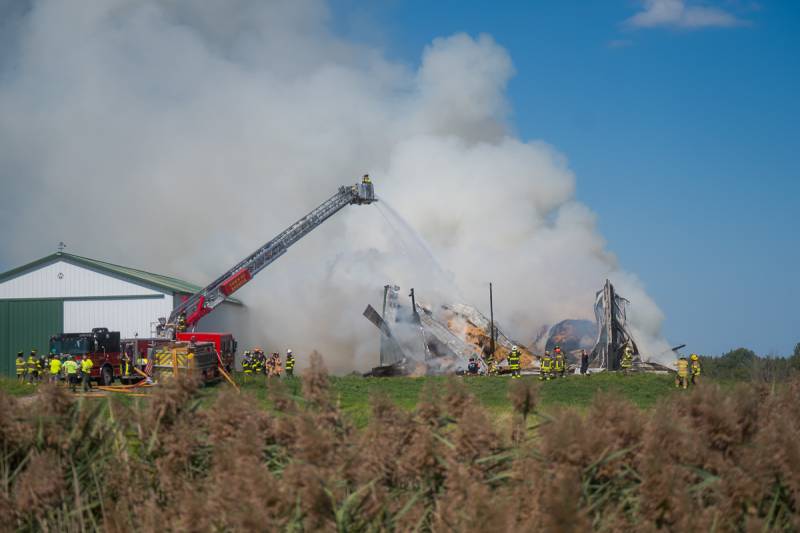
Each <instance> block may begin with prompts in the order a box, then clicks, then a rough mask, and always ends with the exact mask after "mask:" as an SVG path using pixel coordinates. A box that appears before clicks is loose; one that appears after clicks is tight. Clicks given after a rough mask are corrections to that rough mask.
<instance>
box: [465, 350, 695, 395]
mask: <svg viewBox="0 0 800 533" xmlns="http://www.w3.org/2000/svg"><path fill="white" fill-rule="evenodd" d="M633 356H634V353H633V348H632V347H631V345H630V344H625V345H624V346H623V348H622V353H621V355H620V359H619V367H620V372H621V373H622V375H628V374H629V373H630V372H631V371H632V370H633ZM520 358H521V355H520V351H519V348H518V347H517V346H513V347H512V348H511V352H510V353H509V354H508V356H507V358H506V359H507V361H508V367H507V369H508V372H509V373H510V374H511V377H512V378H519V377H521V374H522V373H521V370H522V368H521V364H520ZM480 362H481V359H480V358H479V357H470V359H469V364H468V365H467V372H466V373H467V375H479V374H482V373H485V374H488V375H490V376H493V375H497V374H499V373H500V369H499V367H498V364H497V362H496V361H495V360H494V358H492V357H491V356H490V357H489V358H488V359H486V360H485V367H486V370H485V372H483V371H482V369H481V364H480ZM568 364H569V363H568V361H567V357H566V354H565V353H564V351H563V350H562V349H561V346H559V345H556V346H555V348H554V349H553V353H552V354H551V353H550V351H549V350H546V351H545V352H544V355H543V356H542V357H541V358H540V359H539V379H540V380H541V381H550V380H551V379H554V378H563V377H565V376H566V375H567V370H568V368H567V367H568ZM588 366H589V356H588V354H587V353H586V350H581V363H580V373H581V374H587V372H588ZM675 367H676V368H677V374H676V376H675V386H676V387H683V388H684V389H685V388H687V387H688V386H689V384H692V385H696V384H697V383H698V382H699V379H700V373H701V366H700V358H699V357H698V356H697V354H692V355H691V356H690V358H689V359H686V357H685V356H681V357H680V359H678V361H677V362H676V363H675Z"/></svg>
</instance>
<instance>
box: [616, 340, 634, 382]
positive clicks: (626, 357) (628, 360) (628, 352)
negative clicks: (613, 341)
mask: <svg viewBox="0 0 800 533" xmlns="http://www.w3.org/2000/svg"><path fill="white" fill-rule="evenodd" d="M619 366H620V368H621V369H622V374H623V375H626V376H627V375H628V372H630V371H631V369H632V368H633V348H631V345H630V344H626V345H625V349H624V350H623V351H622V359H621V360H620V362H619Z"/></svg>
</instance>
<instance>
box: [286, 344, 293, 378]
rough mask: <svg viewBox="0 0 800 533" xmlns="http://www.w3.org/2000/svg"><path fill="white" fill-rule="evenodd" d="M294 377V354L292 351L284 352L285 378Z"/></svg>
mask: <svg viewBox="0 0 800 533" xmlns="http://www.w3.org/2000/svg"><path fill="white" fill-rule="evenodd" d="M292 376H294V354H293V353H292V350H286V377H288V378H290V377H292Z"/></svg>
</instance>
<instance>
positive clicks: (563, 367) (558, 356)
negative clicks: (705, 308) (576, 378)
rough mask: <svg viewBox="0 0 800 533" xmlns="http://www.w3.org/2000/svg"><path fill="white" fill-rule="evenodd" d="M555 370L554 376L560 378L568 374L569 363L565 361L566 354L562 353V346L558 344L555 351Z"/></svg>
mask: <svg viewBox="0 0 800 533" xmlns="http://www.w3.org/2000/svg"><path fill="white" fill-rule="evenodd" d="M553 352H554V354H553V370H554V371H555V372H554V374H555V375H556V376H557V377H559V378H563V377H564V375H565V374H566V372H567V362H566V361H565V360H564V352H562V351H561V346H559V345H558V344H556V347H555V349H554V350H553Z"/></svg>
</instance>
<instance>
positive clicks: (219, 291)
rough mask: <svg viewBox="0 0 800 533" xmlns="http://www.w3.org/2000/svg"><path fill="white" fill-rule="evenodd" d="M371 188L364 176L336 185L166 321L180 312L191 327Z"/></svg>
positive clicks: (365, 198)
mask: <svg viewBox="0 0 800 533" xmlns="http://www.w3.org/2000/svg"><path fill="white" fill-rule="evenodd" d="M376 200H377V199H376V198H375V191H374V189H373V187H372V182H371V181H370V180H369V178H368V177H366V176H365V179H364V180H363V181H362V182H361V183H358V184H356V185H349V186H342V187H339V192H337V193H336V194H334V195H333V196H331V197H330V198H328V200H326V201H325V202H323V203H322V204H321V205H320V206H319V207H317V208H316V209H314V210H313V211H311V212H310V213H308V214H307V215H306V216H304V217H303V218H301V219H300V220H298V221H297V222H295V223H294V224H292V225H291V226H289V227H288V228H286V229H285V230H283V232H281V233H280V234H279V235H278V236H277V237H275V238H274V239H272V240H271V241H269V242H268V243H266V244H265V245H264V246H262V247H261V248H259V249H258V250H256V251H255V252H253V253H252V254H250V255H249V256H247V257H246V258H245V259H243V260H242V261H240V262H239V263H238V264H236V265H235V266H234V267H232V268H231V269H230V270H228V271H227V272H225V273H224V274H222V275H221V276H220V277H219V278H217V279H216V280H214V281H213V282H211V283H210V284H209V285H208V286H207V287H205V288H204V289H202V290H201V291H199V292H197V293H195V294H193V295H192V296H191V297H189V298H188V299H187V300H186V301H184V302H181V303H180V305H178V306H177V307H176V308H175V309H173V310H172V313H171V314H170V316H169V321H168V322H169V323H170V324H173V325H174V324H178V321H179V319H180V317H181V315H185V321H182V322H183V323H184V324H182V325H185V327H186V328H193V327H194V326H195V325H196V324H197V322H199V321H200V319H201V318H203V317H204V316H205V315H207V314H208V313H210V312H211V311H213V310H214V308H215V307H216V306H218V305H219V304H221V303H222V302H223V301H224V300H225V298H226V297H227V296H230V295H231V294H232V293H234V292H235V291H236V290H238V289H239V288H240V287H242V285H244V284H245V283H247V282H248V281H250V280H251V279H253V276H255V275H256V274H258V273H259V272H261V270H263V269H264V268H265V267H266V266H267V265H269V264H270V263H272V262H273V261H275V260H276V259H277V258H278V257H280V256H281V255H283V254H284V253H286V250H288V249H289V247H290V246H291V245H293V244H294V243H296V242H297V241H299V240H300V239H302V238H303V237H304V236H306V235H308V234H309V233H310V232H311V231H312V230H313V229H314V228H316V227H317V226H319V225H320V224H322V223H323V222H325V221H326V220H328V219H329V218H330V217H331V216H333V215H334V214H336V213H337V212H338V211H340V210H341V209H343V208H344V207H346V206H348V205H350V204H357V205H364V204H371V203H372V202H375V201H376Z"/></svg>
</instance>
